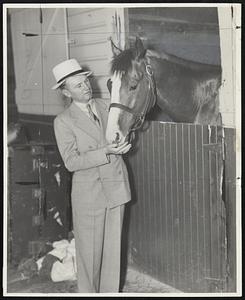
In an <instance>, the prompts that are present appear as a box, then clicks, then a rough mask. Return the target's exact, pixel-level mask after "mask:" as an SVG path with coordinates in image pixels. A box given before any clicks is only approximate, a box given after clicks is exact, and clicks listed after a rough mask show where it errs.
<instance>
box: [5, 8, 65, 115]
mask: <svg viewBox="0 0 245 300" xmlns="http://www.w3.org/2000/svg"><path fill="white" fill-rule="evenodd" d="M64 12H65V11H64V9H63V8H56V9H55V8H42V7H41V6H40V7H39V8H37V7H36V8H25V9H17V8H13V9H10V10H9V13H10V24H11V35H12V45H13V56H14V57H13V58H14V69H15V79H16V92H15V98H16V103H17V107H18V111H19V112H20V113H23V114H35V115H56V114H57V113H59V112H60V111H62V110H63V109H64V108H63V103H62V102H61V101H60V99H59V95H58V94H57V93H55V92H54V91H53V90H51V87H52V86H53V85H54V84H55V80H54V78H53V74H52V68H53V67H54V66H55V65H56V64H58V63H59V62H61V61H63V60H65V59H66V58H67V51H66V43H65V41H66V27H65V17H64Z"/></svg>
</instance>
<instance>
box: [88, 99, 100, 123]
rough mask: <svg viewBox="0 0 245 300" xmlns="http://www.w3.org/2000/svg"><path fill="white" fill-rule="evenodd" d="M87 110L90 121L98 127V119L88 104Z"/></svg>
mask: <svg viewBox="0 0 245 300" xmlns="http://www.w3.org/2000/svg"><path fill="white" fill-rule="evenodd" d="M87 109H88V113H89V116H90V118H91V119H92V121H94V122H95V123H96V124H97V125H100V121H99V119H98V117H97V116H96V114H94V113H93V111H92V108H91V105H90V104H87Z"/></svg>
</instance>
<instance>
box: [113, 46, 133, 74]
mask: <svg viewBox="0 0 245 300" xmlns="http://www.w3.org/2000/svg"><path fill="white" fill-rule="evenodd" d="M134 59H135V53H134V51H133V50H132V49H127V50H125V51H123V52H122V53H120V54H119V55H117V56H116V57H114V58H113V60H112V63H111V73H112V74H114V73H115V72H116V73H122V72H128V71H129V70H130V69H131V68H132V61H133V60H134Z"/></svg>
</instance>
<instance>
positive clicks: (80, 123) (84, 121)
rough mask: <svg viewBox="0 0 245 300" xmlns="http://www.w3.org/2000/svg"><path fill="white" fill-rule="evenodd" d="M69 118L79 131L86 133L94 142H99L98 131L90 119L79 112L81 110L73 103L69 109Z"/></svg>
mask: <svg viewBox="0 0 245 300" xmlns="http://www.w3.org/2000/svg"><path fill="white" fill-rule="evenodd" d="M69 109H70V112H71V117H72V118H73V119H74V121H75V124H76V126H77V127H79V128H80V129H81V130H83V131H84V132H86V133H87V134H88V135H89V136H91V137H92V138H94V139H95V140H96V141H100V130H99V128H98V127H97V126H96V125H95V123H94V122H93V121H92V120H90V118H89V117H88V116H87V115H86V114H85V113H83V112H82V111H81V109H80V108H79V107H78V106H77V105H76V104H74V103H72V104H71V105H70V107H69Z"/></svg>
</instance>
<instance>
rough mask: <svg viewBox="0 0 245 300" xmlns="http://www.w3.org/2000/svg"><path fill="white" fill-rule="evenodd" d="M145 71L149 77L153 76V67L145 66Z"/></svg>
mask: <svg viewBox="0 0 245 300" xmlns="http://www.w3.org/2000/svg"><path fill="white" fill-rule="evenodd" d="M145 70H146V73H147V74H148V75H149V76H153V71H152V67H151V65H145Z"/></svg>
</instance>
